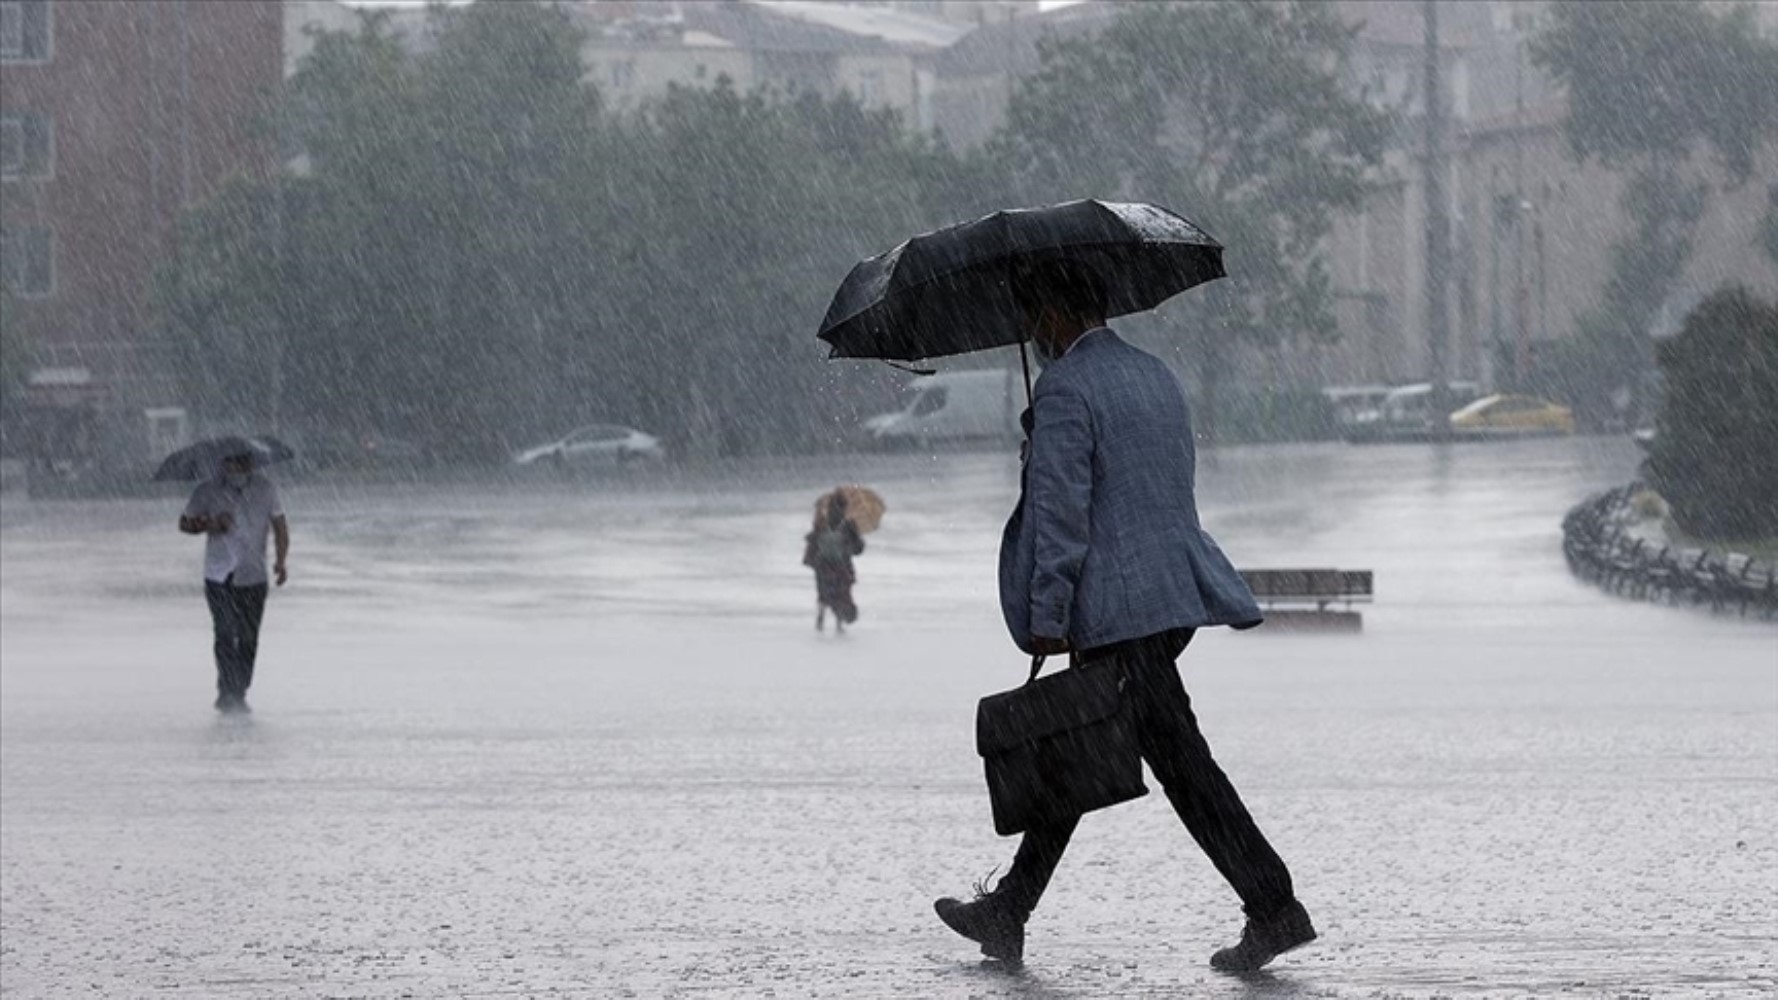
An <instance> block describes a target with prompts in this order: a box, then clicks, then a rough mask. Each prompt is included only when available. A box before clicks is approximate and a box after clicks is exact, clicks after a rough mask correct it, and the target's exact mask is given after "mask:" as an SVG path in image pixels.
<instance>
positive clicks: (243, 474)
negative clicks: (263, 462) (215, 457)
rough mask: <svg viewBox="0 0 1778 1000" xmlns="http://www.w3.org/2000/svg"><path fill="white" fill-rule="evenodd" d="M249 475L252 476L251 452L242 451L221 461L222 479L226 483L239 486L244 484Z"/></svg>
mask: <svg viewBox="0 0 1778 1000" xmlns="http://www.w3.org/2000/svg"><path fill="white" fill-rule="evenodd" d="M251 475H253V453H252V452H250V451H244V452H241V453H240V454H237V455H230V456H228V457H227V458H224V459H223V460H222V478H223V479H224V480H225V481H226V482H229V483H231V484H234V485H236V486H240V485H243V484H245V483H246V482H247V477H248V476H251Z"/></svg>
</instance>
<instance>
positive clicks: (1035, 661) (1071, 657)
mask: <svg viewBox="0 0 1778 1000" xmlns="http://www.w3.org/2000/svg"><path fill="white" fill-rule="evenodd" d="M1044 660H1045V657H1043V656H1033V657H1031V676H1029V677H1027V678H1025V683H1026V684H1029V683H1031V682H1032V681H1034V680H1036V679H1037V672H1038V671H1039V670H1042V669H1043V661H1044ZM1068 665H1069V666H1071V667H1074V666H1079V665H1080V658H1079V657H1078V656H1076V655H1075V653H1074V651H1073V650H1069V652H1068Z"/></svg>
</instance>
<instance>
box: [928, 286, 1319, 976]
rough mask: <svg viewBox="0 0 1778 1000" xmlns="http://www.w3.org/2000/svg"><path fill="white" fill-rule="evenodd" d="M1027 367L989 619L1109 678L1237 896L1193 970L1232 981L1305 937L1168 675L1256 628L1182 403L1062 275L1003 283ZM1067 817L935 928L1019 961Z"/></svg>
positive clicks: (1100, 301)
mask: <svg viewBox="0 0 1778 1000" xmlns="http://www.w3.org/2000/svg"><path fill="white" fill-rule="evenodd" d="M1012 291H1013V294H1014V297H1015V299H1017V301H1018V302H1019V304H1020V306H1021V307H1022V308H1023V310H1024V314H1025V321H1026V323H1027V324H1028V327H1029V329H1030V330H1031V340H1032V342H1033V343H1034V345H1035V346H1036V348H1037V353H1038V356H1039V357H1040V358H1042V359H1043V361H1044V370H1043V376H1042V377H1041V378H1039V379H1038V380H1037V388H1036V394H1035V399H1034V401H1033V403H1032V407H1031V410H1030V413H1029V417H1030V420H1031V422H1030V423H1027V424H1026V427H1027V428H1028V430H1029V433H1030V452H1029V455H1028V457H1027V458H1026V460H1025V463H1024V475H1023V492H1022V495H1021V496H1020V498H1019V506H1018V507H1017V508H1016V509H1015V511H1014V513H1013V516H1012V519H1011V521H1010V522H1009V523H1008V524H1007V528H1006V531H1005V533H1004V534H1003V536H1002V541H1001V549H1000V594H1001V605H1002V610H1003V612H1004V615H1005V618H1006V623H1007V626H1008V629H1009V630H1010V631H1011V632H1012V636H1013V640H1014V641H1015V642H1016V643H1017V644H1018V646H1019V648H1021V649H1023V650H1024V651H1025V652H1027V653H1031V654H1035V655H1040V656H1057V655H1061V654H1064V653H1067V654H1070V655H1071V656H1072V657H1073V659H1074V661H1075V667H1074V669H1077V670H1117V671H1120V672H1121V673H1122V675H1123V678H1122V679H1123V684H1122V690H1123V698H1124V699H1125V700H1126V701H1127V702H1128V703H1129V708H1130V712H1131V715H1132V716H1133V718H1134V721H1135V725H1136V728H1137V731H1138V736H1139V740H1140V746H1141V753H1142V757H1143V758H1144V759H1145V760H1146V761H1147V762H1148V766H1149V768H1150V769H1151V770H1152V771H1153V772H1154V776H1155V778H1156V779H1158V780H1159V781H1160V783H1161V785H1162V786H1163V787H1164V788H1165V789H1166V792H1167V798H1168V799H1169V800H1171V802H1172V804H1173V808H1174V810H1175V811H1176V812H1177V813H1178V814H1179V819H1180V821H1181V822H1183V823H1184V825H1185V828H1186V829H1187V830H1188V831H1189V832H1190V833H1191V836H1192V839H1193V840H1195V841H1197V843H1198V846H1199V847H1201V848H1202V849H1203V851H1204V853H1205V854H1206V855H1208V856H1209V858H1210V861H1211V863H1212V864H1214V865H1215V866H1216V870H1217V871H1218V872H1219V873H1221V874H1222V876H1223V878H1224V879H1226V880H1227V881H1228V883H1229V885H1230V886H1231V887H1232V888H1233V889H1234V890H1235V893H1236V894H1237V895H1238V896H1239V897H1240V899H1241V903H1242V904H1243V906H1244V908H1245V910H1246V914H1247V925H1246V928H1245V930H1244V931H1243V933H1242V935H1241V939H1240V941H1239V942H1238V943H1237V944H1235V945H1233V946H1231V947H1228V948H1224V949H1222V950H1221V951H1218V952H1216V953H1215V954H1214V955H1213V956H1212V957H1211V960H1210V964H1211V965H1212V966H1213V967H1215V968H1217V969H1221V970H1224V971H1229V972H1250V971H1252V970H1255V969H1258V968H1259V967H1261V966H1263V965H1265V964H1266V963H1267V962H1270V961H1271V960H1272V959H1273V958H1275V957H1277V956H1278V955H1279V954H1282V953H1283V952H1286V951H1289V950H1290V949H1292V948H1296V947H1298V946H1300V945H1303V944H1306V943H1308V942H1309V941H1312V940H1314V938H1315V928H1314V926H1313V925H1312V924H1311V923H1310V921H1309V914H1308V911H1307V910H1305V909H1304V908H1303V905H1302V904H1301V903H1299V902H1297V899H1296V893H1295V889H1294V888H1293V886H1292V884H1291V878H1290V872H1289V871H1288V870H1287V869H1286V868H1285V866H1284V862H1283V861H1282V860H1280V859H1279V857H1278V854H1277V852H1276V851H1274V850H1273V849H1272V846H1271V844H1269V843H1268V842H1267V841H1266V838H1265V835H1264V834H1262V833H1261V832H1260V829H1259V826H1258V825H1257V824H1255V823H1254V821H1253V818H1252V816H1250V815H1249V814H1248V812H1247V808H1246V806H1244V805H1243V804H1242V803H1241V797H1240V796H1239V795H1238V794H1236V792H1235V787H1234V785H1232V784H1231V783H1230V782H1229V779H1228V777H1227V776H1226V775H1224V774H1223V772H1222V769H1221V768H1220V767H1218V766H1217V764H1216V761H1215V760H1214V759H1212V757H1211V755H1210V746H1209V744H1208V743H1206V742H1205V741H1204V736H1203V734H1202V733H1201V732H1200V731H1199V729H1198V722H1197V719H1196V718H1195V717H1194V716H1193V714H1192V707H1191V698H1190V697H1189V696H1188V695H1187V694H1186V691H1185V687H1184V685H1183V684H1182V683H1181V681H1180V677H1179V670H1178V668H1177V666H1176V665H1175V664H1174V661H1175V660H1176V659H1178V658H1179V655H1180V654H1181V653H1183V652H1184V651H1185V648H1186V645H1187V644H1188V643H1189V642H1191V639H1192V636H1193V634H1194V633H1195V631H1196V630H1197V629H1200V628H1204V627H1207V626H1212V625H1232V626H1235V627H1243V626H1251V625H1257V624H1258V623H1259V621H1260V611H1259V607H1258V605H1256V604H1255V603H1254V600H1253V595H1252V593H1251V592H1249V590H1248V589H1247V585H1246V583H1244V582H1243V581H1242V579H1241V577H1240V575H1239V574H1238V573H1236V572H1235V569H1234V567H1233V566H1231V565H1230V564H1229V561H1228V559H1227V558H1226V557H1225V556H1224V555H1223V553H1222V550H1221V549H1220V548H1218V547H1217V545H1216V543H1215V542H1213V541H1211V539H1210V536H1209V535H1208V534H1206V533H1205V532H1204V530H1203V528H1202V527H1201V525H1200V524H1199V521H1198V511H1197V505H1196V502H1195V500H1194V498H1193V485H1194V483H1193V479H1194V465H1195V462H1196V454H1195V452H1194V450H1193V447H1192V431H1191V421H1190V416H1189V413H1188V410H1187V407H1186V400H1185V394H1184V392H1183V391H1182V390H1181V388H1180V386H1179V383H1178V381H1177V380H1176V379H1175V378H1174V376H1173V374H1172V373H1171V372H1170V371H1168V370H1167V367H1166V365H1164V364H1162V363H1161V361H1160V360H1159V359H1157V358H1155V357H1154V356H1153V355H1150V354H1146V353H1144V352H1143V351H1141V350H1138V349H1137V348H1135V347H1132V346H1130V345H1129V344H1127V343H1125V342H1124V341H1123V340H1121V339H1119V338H1118V336H1117V334H1115V333H1113V332H1112V331H1111V330H1110V329H1107V328H1106V326H1105V315H1106V295H1105V292H1104V290H1103V286H1102V285H1101V284H1100V283H1099V280H1098V277H1097V275H1096V274H1094V273H1093V272H1091V271H1089V270H1088V269H1086V268H1085V267H1082V266H1075V265H1072V264H1069V263H1066V262H1055V263H1050V264H1047V265H1039V266H1037V267H1035V268H1033V269H1032V270H1031V271H1030V272H1029V273H1025V274H1021V275H1020V276H1019V277H1018V278H1017V279H1015V282H1014V285H1013V289H1012ZM1078 822H1079V817H1077V816H1070V817H1066V818H1063V819H1060V820H1058V821H1055V822H1053V823H1049V824H1046V825H1042V826H1035V827H1031V828H1029V829H1027V830H1026V831H1025V836H1024V840H1023V841H1022V842H1021V843H1020V844H1019V850H1018V854H1017V855H1016V856H1015V857H1014V858H1013V863H1012V868H1011V870H1010V871H1008V872H1007V873H1006V877H1005V878H1002V879H1001V880H1000V882H999V884H998V885H997V886H995V887H994V888H993V889H992V890H991V891H987V890H986V887H983V891H980V892H979V894H978V896H977V898H976V899H975V900H973V901H971V902H967V903H966V902H962V901H960V900H956V899H950V898H946V899H941V900H939V901H938V902H937V904H936V908H937V910H938V915H939V917H940V919H942V920H943V921H944V922H945V924H946V925H947V926H949V927H950V928H951V929H952V930H955V931H956V932H957V933H959V934H961V935H963V936H964V937H966V938H969V939H970V940H972V941H975V942H977V943H979V944H980V945H981V946H982V952H983V953H984V954H986V955H988V956H989V957H991V958H1001V959H1006V960H1009V961H1018V960H1020V959H1022V958H1023V956H1024V949H1025V923H1026V921H1027V920H1028V919H1029V918H1030V915H1031V911H1032V910H1033V909H1034V908H1035V907H1036V906H1037V901H1038V899H1039V898H1041V897H1042V895H1043V891H1044V888H1045V887H1046V886H1047V885H1048V884H1049V880H1050V876H1051V874H1052V873H1054V872H1055V870H1056V864H1057V863H1058V862H1059V861H1061V859H1062V852H1063V850H1064V849H1066V848H1067V846H1068V841H1069V839H1070V838H1071V837H1072V836H1073V835H1074V830H1075V826H1076V824H1077V823H1078Z"/></svg>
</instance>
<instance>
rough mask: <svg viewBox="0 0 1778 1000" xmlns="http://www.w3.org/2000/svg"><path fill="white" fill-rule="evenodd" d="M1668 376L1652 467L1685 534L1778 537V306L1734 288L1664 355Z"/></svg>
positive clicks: (1707, 303) (1697, 316)
mask: <svg viewBox="0 0 1778 1000" xmlns="http://www.w3.org/2000/svg"><path fill="white" fill-rule="evenodd" d="M1656 355H1657V360H1658V361H1659V363H1660V366H1661V372H1662V374H1663V375H1664V376H1665V379H1666V394H1665V398H1664V399H1663V401H1662V405H1661V413H1660V419H1659V423H1658V433H1657V434H1656V436H1655V440H1654V441H1653V442H1652V443H1651V445H1650V447H1649V457H1648V464H1647V472H1648V475H1649V478H1650V479H1651V480H1652V482H1653V483H1654V485H1655V488H1656V489H1658V490H1659V491H1660V492H1661V495H1662V496H1664V497H1665V498H1666V499H1667V502H1668V503H1669V504H1670V505H1671V506H1672V510H1673V519H1674V521H1675V522H1677V523H1678V525H1679V527H1680V528H1681V530H1683V531H1685V532H1687V533H1688V534H1692V535H1695V536H1697V537H1699V538H1705V539H1712V540H1719V541H1727V540H1743V541H1744V540H1755V539H1763V538H1772V537H1778V306H1774V305H1773V304H1770V303H1766V302H1762V301H1760V300H1759V299H1757V298H1755V297H1753V295H1751V294H1749V293H1748V292H1747V291H1746V290H1745V289H1741V288H1733V289H1728V290H1725V291H1721V292H1717V293H1716V294H1714V295H1712V296H1710V297H1709V298H1707V299H1705V300H1704V301H1703V302H1702V303H1700V304H1699V305H1698V308H1697V309H1695V310H1693V311H1692V313H1691V315H1690V316H1688V317H1686V321H1685V327H1684V328H1683V329H1682V330H1681V331H1680V333H1679V335H1678V336H1676V337H1674V338H1673V339H1672V340H1669V341H1666V342H1664V343H1662V344H1661V345H1660V346H1659V348H1658V350H1657V352H1656Z"/></svg>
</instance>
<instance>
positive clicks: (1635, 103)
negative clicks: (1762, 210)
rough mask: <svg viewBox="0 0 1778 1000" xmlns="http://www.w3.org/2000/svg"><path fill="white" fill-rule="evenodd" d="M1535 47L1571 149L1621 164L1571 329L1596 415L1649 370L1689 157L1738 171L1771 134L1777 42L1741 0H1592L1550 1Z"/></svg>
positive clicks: (1687, 210)
mask: <svg viewBox="0 0 1778 1000" xmlns="http://www.w3.org/2000/svg"><path fill="white" fill-rule="evenodd" d="M1531 52H1532V58H1533V59H1534V60H1535V61H1536V62H1537V64H1538V65H1540V66H1541V67H1543V68H1544V69H1545V70H1547V71H1548V72H1550V73H1551V74H1552V75H1553V76H1554V77H1555V78H1556V79H1557V81H1558V82H1559V83H1560V84H1561V85H1562V86H1563V88H1564V90H1565V91H1566V93H1567V96H1568V116H1567V118H1566V120H1565V122H1564V131H1565V132H1566V134H1567V137H1568V142H1569V146H1570V149H1571V151H1572V153H1573V155H1574V156H1575V157H1576V158H1577V159H1581V160H1587V159H1597V160H1598V161H1600V162H1602V163H1604V164H1606V165H1607V166H1609V167H1611V168H1613V169H1615V170H1619V171H1622V172H1624V173H1625V174H1626V175H1627V183H1626V185H1625V188H1624V191H1623V194H1622V195H1621V196H1620V198H1619V207H1620V210H1621V212H1622V213H1623V217H1624V218H1625V219H1626V220H1627V221H1628V222H1629V223H1630V225H1629V228H1628V230H1627V231H1626V232H1625V234H1624V235H1623V237H1622V238H1621V239H1620V240H1619V241H1618V243H1617V244H1616V245H1615V246H1614V247H1613V248H1612V256H1611V268H1610V271H1609V274H1608V277H1607V279H1606V284H1605V286H1604V287H1603V288H1602V289H1600V294H1599V297H1598V300H1597V302H1596V304H1595V305H1594V306H1593V307H1592V308H1591V309H1590V310H1588V311H1587V313H1586V314H1584V315H1583V316H1582V317H1581V319H1580V322H1579V330H1578V331H1577V332H1578V336H1579V338H1580V340H1581V341H1582V342H1583V343H1584V345H1585V347H1584V349H1583V350H1581V351H1580V352H1579V355H1580V356H1582V357H1584V358H1585V359H1586V360H1587V361H1588V363H1589V365H1592V366H1594V367H1592V368H1590V369H1589V370H1585V371H1576V372H1572V373H1570V375H1569V377H1568V381H1569V382H1571V383H1572V385H1571V386H1570V388H1571V390H1572V391H1573V393H1574V394H1573V395H1570V396H1569V398H1570V399H1571V400H1572V401H1573V402H1574V403H1575V404H1576V406H1577V407H1579V408H1580V409H1581V410H1582V411H1583V412H1586V411H1591V412H1598V413H1602V412H1604V411H1606V410H1607V409H1609V405H1610V404H1609V403H1608V399H1609V398H1610V396H1611V395H1612V394H1614V393H1616V392H1618V391H1619V390H1620V389H1626V388H1627V389H1629V390H1630V391H1631V392H1632V393H1634V392H1635V391H1636V390H1637V389H1638V387H1639V386H1640V385H1641V383H1642V382H1643V381H1644V376H1645V373H1647V372H1648V371H1649V368H1650V361H1651V357H1652V354H1651V351H1650V349H1649V340H1648V334H1649V330H1650V328H1651V326H1652V325H1653V323H1654V321H1655V319H1656V317H1657V315H1658V314H1659V313H1660V311H1661V310H1662V308H1663V307H1665V306H1667V305H1669V304H1670V301H1671V299H1672V297H1673V296H1674V294H1675V293H1676V292H1677V291H1679V290H1680V285H1681V282H1682V281H1683V279H1684V276H1685V269H1686V262H1687V260H1688V258H1689V256H1690V252H1691V243H1692V234H1693V231H1694V228H1695V226H1696V223H1697V221H1698V219H1699V218H1700V216H1701V215H1702V213H1703V209H1704V206H1705V202H1706V199H1707V198H1708V196H1709V186H1708V185H1707V184H1706V183H1705V182H1703V181H1702V180H1700V179H1699V178H1698V176H1697V175H1696V172H1695V168H1694V167H1693V166H1692V164H1693V163H1694V162H1695V160H1696V159H1697V158H1698V157H1699V156H1702V155H1706V154H1708V155H1710V156H1711V157H1712V158H1713V159H1714V161H1715V162H1716V163H1717V164H1718V165H1719V166H1720V168H1721V169H1722V170H1723V171H1724V172H1725V173H1726V175H1727V176H1728V178H1729V179H1730V181H1731V182H1732V183H1740V182H1742V181H1745V180H1747V179H1748V178H1749V177H1750V176H1751V175H1752V173H1753V171H1754V170H1755V167H1756V165H1757V163H1758V162H1759V157H1760V155H1761V151H1762V150H1763V148H1764V147H1765V145H1766V144H1767V143H1769V142H1771V141H1772V139H1773V138H1774V137H1778V46H1775V45H1773V44H1772V43H1771V42H1769V41H1765V40H1762V39H1761V38H1760V37H1759V35H1758V33H1757V32H1756V31H1754V30H1753V23H1752V12H1751V10H1749V9H1747V8H1730V9H1729V10H1727V11H1726V12H1721V13H1719V12H1714V11H1712V10H1710V9H1708V8H1706V7H1704V6H1703V5H1702V4H1699V3H1696V2H1684V3H1634V2H1624V0H1587V2H1566V3H1559V4H1556V5H1555V6H1554V7H1553V8H1552V16H1551V19H1550V21H1549V26H1548V27H1547V28H1546V29H1545V30H1544V31H1543V32H1542V33H1540V34H1539V35H1538V36H1537V37H1536V38H1535V39H1533V41H1532V45H1531ZM1772 224H1773V225H1778V221H1774V222H1773V223H1772Z"/></svg>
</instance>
